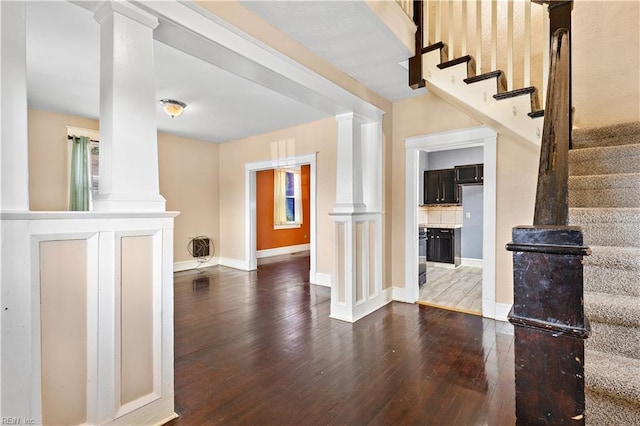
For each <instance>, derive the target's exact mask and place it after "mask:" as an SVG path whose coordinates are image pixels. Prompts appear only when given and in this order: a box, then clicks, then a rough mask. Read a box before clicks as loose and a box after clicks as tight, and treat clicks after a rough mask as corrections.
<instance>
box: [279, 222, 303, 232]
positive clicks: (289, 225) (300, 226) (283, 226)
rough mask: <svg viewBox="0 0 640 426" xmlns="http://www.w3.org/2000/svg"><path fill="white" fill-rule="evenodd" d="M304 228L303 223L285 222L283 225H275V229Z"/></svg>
mask: <svg viewBox="0 0 640 426" xmlns="http://www.w3.org/2000/svg"><path fill="white" fill-rule="evenodd" d="M298 228H302V223H285V224H282V225H273V230H274V231H278V230H280V229H298Z"/></svg>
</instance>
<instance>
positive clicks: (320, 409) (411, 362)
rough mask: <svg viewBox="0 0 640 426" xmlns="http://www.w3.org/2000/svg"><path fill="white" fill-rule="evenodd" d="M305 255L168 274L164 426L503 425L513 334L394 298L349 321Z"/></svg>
mask: <svg viewBox="0 0 640 426" xmlns="http://www.w3.org/2000/svg"><path fill="white" fill-rule="evenodd" d="M308 276H309V259H308V257H291V260H287V261H283V262H277V263H269V264H264V265H261V266H259V268H258V270H257V271H254V272H242V271H236V270H233V269H228V268H224V267H213V268H207V269H206V270H204V271H200V272H197V273H194V272H185V273H178V274H176V276H175V391H176V411H177V412H178V414H179V415H180V417H179V418H177V419H175V420H173V421H171V422H170V423H169V424H170V425H205V424H211V425H217V424H224V425H227V424H231V425H234V424H237V425H285V424H292V425H327V424H332V425H333V424H335V425H389V424H401V425H513V424H514V422H515V402H514V395H515V394H514V377H513V328H512V326H511V325H510V324H508V323H503V322H496V321H493V320H488V319H483V318H481V317H478V316H473V315H467V314H462V313H458V312H451V311H446V310H441V309H436V308H430V307H424V306H418V305H412V304H405V303H398V302H393V303H391V304H389V305H387V306H385V307H383V308H382V309H379V310H378V311H376V312H374V313H373V314H371V315H369V316H368V317H366V318H364V319H362V320H360V321H358V322H356V323H355V324H349V323H345V322H341V321H337V320H333V319H330V318H329V317H328V316H329V308H330V306H329V305H330V302H329V296H330V294H329V293H330V290H329V289H328V288H324V287H318V286H315V285H309V283H308Z"/></svg>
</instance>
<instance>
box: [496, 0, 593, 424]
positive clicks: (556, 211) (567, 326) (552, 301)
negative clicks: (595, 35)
mask: <svg viewBox="0 0 640 426" xmlns="http://www.w3.org/2000/svg"><path fill="white" fill-rule="evenodd" d="M536 2H538V3H545V4H548V5H549V19H550V27H551V43H552V46H551V53H550V56H551V58H550V59H551V61H550V64H551V65H550V70H549V84H548V94H547V101H546V106H545V121H544V131H543V136H542V143H541V147H540V169H539V172H538V188H537V193H536V206H535V213H534V221H533V223H534V225H533V226H518V227H516V228H514V229H513V241H512V242H511V243H509V244H507V250H509V251H512V252H513V287H514V289H513V291H514V293H513V298H514V303H513V308H512V309H511V312H510V314H509V321H510V322H511V323H512V324H513V325H514V330H515V346H514V347H515V363H516V365H515V377H516V424H517V425H557V424H578V425H580V424H582V425H583V424H584V423H585V398H584V339H586V338H587V337H588V335H589V322H588V320H587V318H586V317H585V315H584V306H583V300H584V298H583V277H582V259H583V256H586V255H588V254H589V248H588V247H586V246H585V245H584V244H583V239H582V231H581V229H580V228H579V227H571V226H567V218H568V210H569V209H568V196H567V192H568V157H569V147H570V145H571V111H572V107H571V41H570V29H571V8H572V5H573V3H572V2H571V1H537V0H536Z"/></svg>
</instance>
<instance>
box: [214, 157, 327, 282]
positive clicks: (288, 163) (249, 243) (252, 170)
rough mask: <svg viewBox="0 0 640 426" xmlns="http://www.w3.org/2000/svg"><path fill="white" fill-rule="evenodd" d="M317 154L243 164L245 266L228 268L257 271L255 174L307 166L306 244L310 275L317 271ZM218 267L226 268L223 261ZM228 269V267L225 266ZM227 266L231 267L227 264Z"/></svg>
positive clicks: (233, 262) (234, 262) (243, 261)
mask: <svg viewBox="0 0 640 426" xmlns="http://www.w3.org/2000/svg"><path fill="white" fill-rule="evenodd" d="M317 155H318V153H317V152H314V153H311V154H306V155H299V156H296V157H286V158H275V159H272V160H265V161H256V162H253V163H246V164H245V165H244V176H245V189H244V191H245V206H247V207H246V209H245V229H246V230H248V232H246V233H245V240H244V241H245V259H244V260H242V261H241V262H242V263H243V264H246V267H242V268H240V267H237V266H231V267H232V268H236V269H243V270H247V271H253V270H255V269H257V268H258V258H257V253H256V239H257V233H258V231H257V229H256V228H257V225H256V172H257V171H259V170H270V169H278V168H285V167H298V166H302V165H305V164H309V166H310V171H309V174H310V176H309V179H310V188H309V189H310V194H309V209H310V210H311V212H310V224H309V242H310V251H311V253H310V260H309V262H310V265H309V273H310V274H311V275H313V274H315V272H316V259H317V254H316V251H317V250H316V247H317V246H316V244H317V242H316V239H317V238H316V235H317V233H316V232H317V223H316V222H317V221H316V215H317V206H316V205H317V184H316V174H317V164H316V157H317ZM220 264H221V265H225V264H224V263H223V260H222V259H220ZM232 264H235V265H238V263H237V262H236V261H232ZM225 266H227V265H225ZM229 266H230V265H229Z"/></svg>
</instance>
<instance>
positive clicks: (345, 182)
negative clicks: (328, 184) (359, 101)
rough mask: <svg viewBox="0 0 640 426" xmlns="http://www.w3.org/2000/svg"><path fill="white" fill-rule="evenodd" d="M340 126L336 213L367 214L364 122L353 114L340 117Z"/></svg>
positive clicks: (338, 118)
mask: <svg viewBox="0 0 640 426" xmlns="http://www.w3.org/2000/svg"><path fill="white" fill-rule="evenodd" d="M336 120H337V122H338V150H337V151H338V152H337V155H338V160H337V162H338V164H337V170H336V205H335V206H334V207H333V212H334V213H354V212H363V211H365V205H364V200H363V190H362V124H363V119H362V117H359V116H357V115H355V114H354V113H352V112H350V113H347V114H340V115H338V116H336Z"/></svg>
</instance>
